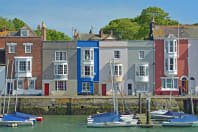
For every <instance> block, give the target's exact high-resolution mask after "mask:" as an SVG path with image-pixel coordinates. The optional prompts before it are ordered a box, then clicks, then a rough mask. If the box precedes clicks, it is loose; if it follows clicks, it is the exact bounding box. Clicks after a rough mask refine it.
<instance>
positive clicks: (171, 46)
mask: <svg viewBox="0 0 198 132" xmlns="http://www.w3.org/2000/svg"><path fill="white" fill-rule="evenodd" d="M170 52H173V41H170Z"/></svg>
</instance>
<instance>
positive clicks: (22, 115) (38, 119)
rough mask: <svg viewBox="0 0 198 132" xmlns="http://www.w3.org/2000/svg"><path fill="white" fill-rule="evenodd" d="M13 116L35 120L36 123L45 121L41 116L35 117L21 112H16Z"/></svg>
mask: <svg viewBox="0 0 198 132" xmlns="http://www.w3.org/2000/svg"><path fill="white" fill-rule="evenodd" d="M13 114H14V115H16V116H17V117H21V118H27V119H29V120H35V121H42V120H43V117H41V116H34V115H30V114H25V113H21V112H14V113H13Z"/></svg>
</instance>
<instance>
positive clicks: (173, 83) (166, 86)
mask: <svg viewBox="0 0 198 132" xmlns="http://www.w3.org/2000/svg"><path fill="white" fill-rule="evenodd" d="M178 79H179V78H178V77H173V78H168V77H162V78H161V82H162V90H164V91H167V90H169V91H176V90H178ZM168 80H169V81H171V82H170V85H171V87H168ZM175 81H176V82H177V84H176V85H177V86H176V87H175ZM163 82H164V83H165V84H163ZM164 86H165V87H164Z"/></svg>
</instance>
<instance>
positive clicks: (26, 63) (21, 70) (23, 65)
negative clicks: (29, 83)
mask: <svg viewBox="0 0 198 132" xmlns="http://www.w3.org/2000/svg"><path fill="white" fill-rule="evenodd" d="M31 76H32V57H15V77H31Z"/></svg>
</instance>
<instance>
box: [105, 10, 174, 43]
mask: <svg viewBox="0 0 198 132" xmlns="http://www.w3.org/2000/svg"><path fill="white" fill-rule="evenodd" d="M152 16H154V18H155V24H156V25H177V24H178V22H177V21H174V20H171V19H170V17H169V14H168V13H167V12H165V11H164V10H162V9H161V8H159V7H149V8H146V9H143V10H142V12H141V14H140V16H137V17H135V18H125V19H116V20H112V21H110V23H109V24H108V25H107V26H105V27H104V28H103V30H104V33H109V32H110V30H113V31H115V35H116V36H118V38H119V39H120V40H132V39H133V40H144V39H149V32H150V22H151V19H152ZM116 31H117V32H116ZM126 33H127V34H126ZM119 36H122V37H119Z"/></svg>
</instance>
